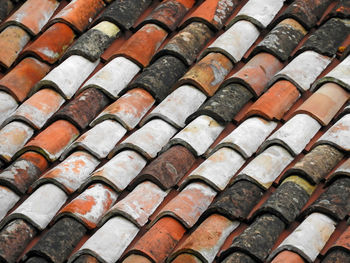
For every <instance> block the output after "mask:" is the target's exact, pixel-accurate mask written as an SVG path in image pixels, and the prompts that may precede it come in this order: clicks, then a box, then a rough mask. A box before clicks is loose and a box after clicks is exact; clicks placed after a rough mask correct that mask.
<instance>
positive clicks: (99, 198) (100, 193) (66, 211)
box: [56, 184, 118, 229]
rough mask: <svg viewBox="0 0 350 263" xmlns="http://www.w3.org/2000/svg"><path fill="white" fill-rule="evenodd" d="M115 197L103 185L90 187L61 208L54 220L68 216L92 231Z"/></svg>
mask: <svg viewBox="0 0 350 263" xmlns="http://www.w3.org/2000/svg"><path fill="white" fill-rule="evenodd" d="M117 197H118V195H117V194H116V193H115V192H114V191H112V190H111V189H110V188H109V187H107V186H105V185H103V184H94V185H91V186H90V187H89V188H87V189H86V190H85V191H84V192H83V193H81V194H80V195H78V196H77V197H76V198H74V199H73V200H72V201H71V202H70V203H69V204H67V205H66V206H65V207H63V208H62V209H61V210H60V211H59V213H58V215H57V216H56V220H57V219H59V218H62V217H66V216H70V217H73V218H75V219H76V220H78V221H79V222H80V223H82V224H83V225H85V227H87V228H88V229H94V228H95V227H96V225H97V223H98V222H99V221H100V219H101V218H102V216H103V215H104V214H105V213H106V212H107V211H108V209H109V208H111V206H112V205H113V204H114V203H115V201H116V200H117Z"/></svg>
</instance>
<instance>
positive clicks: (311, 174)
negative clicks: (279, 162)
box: [285, 145, 344, 184]
mask: <svg viewBox="0 0 350 263" xmlns="http://www.w3.org/2000/svg"><path fill="white" fill-rule="evenodd" d="M343 156H344V155H343V154H342V153H341V152H340V151H338V150H337V149H336V148H334V147H332V146H330V145H319V146H317V147H315V148H313V149H312V150H311V152H309V153H308V154H306V155H305V156H304V157H303V158H302V159H301V160H300V161H299V162H297V163H296V164H295V165H294V166H293V167H292V168H291V169H288V171H287V172H286V173H285V176H287V175H290V174H297V175H301V176H303V177H304V178H305V179H306V180H308V181H309V182H310V183H312V184H318V183H319V182H320V181H321V180H322V179H323V178H325V177H326V175H327V174H328V173H329V172H330V171H331V170H332V169H333V168H334V167H335V166H336V165H337V163H339V162H340V161H341V159H342V158H343Z"/></svg>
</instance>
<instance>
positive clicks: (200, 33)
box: [155, 22, 214, 66]
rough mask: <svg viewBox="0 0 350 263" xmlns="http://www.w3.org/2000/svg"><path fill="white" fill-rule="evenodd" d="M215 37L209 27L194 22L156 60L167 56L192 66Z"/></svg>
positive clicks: (172, 39) (160, 52) (167, 45)
mask: <svg viewBox="0 0 350 263" xmlns="http://www.w3.org/2000/svg"><path fill="white" fill-rule="evenodd" d="M213 35H214V33H213V31H212V30H211V29H210V28H209V27H208V26H207V25H205V24H203V23H198V22H193V23H191V24H189V25H188V26H186V27H185V28H184V29H182V30H181V31H180V32H179V33H178V34H176V35H175V36H174V37H173V38H171V39H170V40H169V42H168V43H167V44H166V45H165V46H164V47H163V48H162V49H161V50H160V51H159V52H158V53H157V54H156V55H155V58H158V57H160V56H163V55H166V54H167V55H173V56H175V57H177V58H179V59H181V60H182V61H183V62H184V63H185V64H186V65H187V66H190V65H192V63H193V62H194V61H195V60H196V58H197V56H198V55H199V53H200V51H201V50H202V49H203V48H204V47H205V46H206V44H207V43H208V42H209V40H210V39H211V38H212V37H213Z"/></svg>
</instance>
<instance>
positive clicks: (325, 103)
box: [293, 83, 350, 126]
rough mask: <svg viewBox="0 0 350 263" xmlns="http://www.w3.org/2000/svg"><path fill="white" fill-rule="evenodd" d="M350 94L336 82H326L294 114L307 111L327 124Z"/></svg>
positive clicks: (324, 124) (306, 112)
mask: <svg viewBox="0 0 350 263" xmlns="http://www.w3.org/2000/svg"><path fill="white" fill-rule="evenodd" d="M349 97H350V94H349V93H348V92H346V91H345V90H344V89H343V88H342V87H340V86H338V85H337V84H335V83H326V84H324V85H322V86H321V88H319V89H318V90H317V91H316V92H315V93H314V94H312V96H311V97H309V98H308V99H307V100H306V101H305V102H304V103H303V104H302V105H301V106H300V107H299V108H298V109H296V110H295V112H294V113H293V114H299V113H305V114H309V115H311V116H312V117H313V118H314V119H316V120H318V121H319V122H320V123H321V124H322V125H323V126H327V125H328V124H329V123H330V122H331V120H332V119H333V117H334V116H335V115H336V113H337V112H338V111H339V110H340V108H341V107H342V106H343V105H344V104H345V102H346V101H347V100H348V99H349Z"/></svg>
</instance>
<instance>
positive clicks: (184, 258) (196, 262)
mask: <svg viewBox="0 0 350 263" xmlns="http://www.w3.org/2000/svg"><path fill="white" fill-rule="evenodd" d="M182 262H187V263H202V260H200V259H199V258H197V257H196V256H194V255H192V254H188V253H183V254H180V255H178V256H177V257H176V258H175V259H174V260H172V261H171V263H182ZM123 263H124V262H123Z"/></svg>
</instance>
